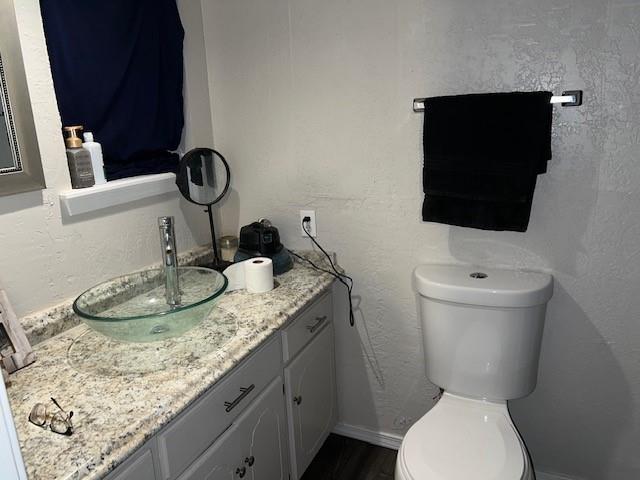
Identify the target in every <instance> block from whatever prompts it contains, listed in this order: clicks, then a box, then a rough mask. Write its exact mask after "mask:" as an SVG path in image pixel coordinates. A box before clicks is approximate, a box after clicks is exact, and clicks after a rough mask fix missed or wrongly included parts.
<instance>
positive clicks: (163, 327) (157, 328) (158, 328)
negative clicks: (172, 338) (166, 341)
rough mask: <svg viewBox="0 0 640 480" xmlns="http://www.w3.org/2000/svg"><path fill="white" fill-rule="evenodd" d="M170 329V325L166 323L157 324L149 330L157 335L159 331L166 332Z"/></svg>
mask: <svg viewBox="0 0 640 480" xmlns="http://www.w3.org/2000/svg"><path fill="white" fill-rule="evenodd" d="M168 331H169V327H167V326H166V325H156V326H155V327H153V328H152V329H151V330H149V333H151V334H152V335H156V334H158V333H164V332H168Z"/></svg>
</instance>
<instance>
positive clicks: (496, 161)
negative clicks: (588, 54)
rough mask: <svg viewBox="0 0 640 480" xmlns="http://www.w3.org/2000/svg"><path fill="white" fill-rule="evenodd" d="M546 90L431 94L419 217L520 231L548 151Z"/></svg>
mask: <svg viewBox="0 0 640 480" xmlns="http://www.w3.org/2000/svg"><path fill="white" fill-rule="evenodd" d="M550 99H551V92H513V93H493V94H473V95H459V96H448V97H434V98H428V99H426V101H425V124H424V170H423V184H424V193H425V200H424V203H423V207H422V218H423V220H425V221H430V222H439V223H446V224H449V225H459V226H466V227H473V228H480V229H484V230H515V231H520V232H524V231H526V229H527V226H528V223H529V215H530V212H531V202H532V200H533V191H534V189H535V184H536V178H537V175H538V174H539V173H544V172H546V170H547V161H548V160H549V159H550V158H551V119H552V106H551V104H550Z"/></svg>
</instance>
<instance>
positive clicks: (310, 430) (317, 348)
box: [284, 324, 337, 480]
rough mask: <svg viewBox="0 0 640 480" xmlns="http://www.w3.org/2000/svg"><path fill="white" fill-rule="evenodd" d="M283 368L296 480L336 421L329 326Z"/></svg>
mask: <svg viewBox="0 0 640 480" xmlns="http://www.w3.org/2000/svg"><path fill="white" fill-rule="evenodd" d="M284 371H285V390H286V391H287V392H288V393H289V394H288V396H287V411H288V417H289V418H288V420H289V439H290V442H291V456H292V462H291V467H292V469H291V470H292V475H291V477H292V478H294V479H296V480H297V479H299V478H300V477H301V476H302V474H303V473H304V471H305V470H306V469H307V467H308V466H309V464H310V463H311V460H313V458H314V457H315V456H316V454H317V453H318V450H320V447H321V446H322V444H323V443H324V441H325V440H326V438H327V436H328V435H329V433H330V432H331V430H332V429H333V427H334V426H335V424H336V414H337V411H336V410H337V409H336V390H335V371H334V361H333V328H332V326H331V325H330V324H329V325H328V326H327V327H326V328H325V329H324V330H323V331H322V332H320V333H319V334H318V336H317V338H315V339H314V340H313V341H312V342H311V343H310V344H309V345H308V346H307V347H306V348H305V349H304V350H303V351H302V352H301V353H300V354H299V355H298V356H297V357H296V358H295V359H294V360H293V361H292V362H291V363H290V364H289V365H288V366H287V367H286V368H285V370H284Z"/></svg>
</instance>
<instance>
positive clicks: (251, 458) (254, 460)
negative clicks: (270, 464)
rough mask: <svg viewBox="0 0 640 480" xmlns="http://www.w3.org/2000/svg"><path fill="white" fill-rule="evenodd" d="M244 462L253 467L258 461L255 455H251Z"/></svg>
mask: <svg viewBox="0 0 640 480" xmlns="http://www.w3.org/2000/svg"><path fill="white" fill-rule="evenodd" d="M244 463H246V464H247V465H249V466H250V467H253V464H254V463H256V459H255V458H254V457H253V455H251V456H250V457H247V458H245V459H244Z"/></svg>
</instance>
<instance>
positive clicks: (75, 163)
mask: <svg viewBox="0 0 640 480" xmlns="http://www.w3.org/2000/svg"><path fill="white" fill-rule="evenodd" d="M63 130H64V135H65V139H64V143H65V145H66V147H67V163H68V164H69V173H70V174H71V187H72V188H87V187H92V186H93V185H95V179H94V177H93V168H92V167H91V154H90V153H89V151H88V150H86V149H85V148H82V138H81V137H80V135H81V132H82V127H81V126H73V127H64V129H63Z"/></svg>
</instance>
